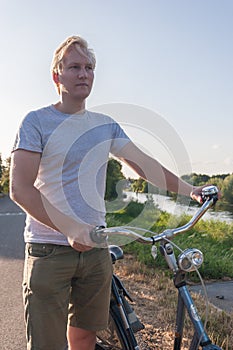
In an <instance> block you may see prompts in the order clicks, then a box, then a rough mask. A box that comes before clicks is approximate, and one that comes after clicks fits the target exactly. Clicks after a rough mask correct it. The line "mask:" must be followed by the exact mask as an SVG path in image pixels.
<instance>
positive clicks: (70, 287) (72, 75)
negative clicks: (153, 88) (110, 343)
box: [10, 36, 200, 350]
mask: <svg viewBox="0 0 233 350" xmlns="http://www.w3.org/2000/svg"><path fill="white" fill-rule="evenodd" d="M94 68H95V56H94V54H93V52H92V51H91V50H90V49H89V48H88V45H87V43H86V41H85V40H83V39H82V38H80V37H77V36H73V37H70V38H68V39H67V40H65V42H64V43H62V44H61V45H60V46H59V48H58V49H57V50H56V52H55V54H54V58H53V63H52V75H53V81H54V83H55V84H56V87H57V90H58V93H59V96H60V99H59V101H58V102H57V103H56V104H54V105H51V106H48V107H45V108H41V109H39V110H37V111H33V112H30V113H29V114H28V115H27V116H26V117H25V119H24V120H23V122H22V124H21V126H20V128H19V132H18V134H17V138H16V142H15V145H14V149H13V153H12V162H11V185H10V195H11V198H12V199H13V200H14V201H15V202H16V203H18V204H19V205H20V206H21V207H22V208H23V209H24V211H25V212H26V213H27V220H26V226H25V232H24V236H25V243H26V257H25V269H24V282H23V292H24V304H25V319H26V329H27V349H28V350H29V349H30V350H32V349H40V350H64V348H65V345H66V339H68V344H69V349H70V350H77V349H80V350H93V349H94V348H95V337H96V331H98V330H100V329H103V328H105V327H106V325H107V321H108V305H109V296H110V285H111V276H112V267H111V262H110V258H109V254H108V251H107V249H104V248H97V247H94V246H93V244H92V242H91V241H90V238H89V232H90V231H91V229H92V228H93V227H95V226H99V225H105V206H104V191H105V178H106V165H107V161H108V156H109V153H112V154H114V155H115V156H117V157H118V158H119V159H120V160H122V161H124V162H126V163H127V164H129V165H130V166H131V167H132V168H133V169H134V170H135V171H136V172H137V173H138V175H139V176H141V177H143V178H145V179H146V180H147V181H149V182H151V183H152V184H154V185H156V186H157V187H160V188H165V189H167V190H169V191H174V192H179V193H180V194H183V195H186V196H189V195H190V194H191V193H192V195H191V196H192V198H193V199H196V200H200V188H193V187H192V186H191V185H189V184H188V183H186V182H184V181H182V180H181V179H179V178H178V177H177V176H176V175H174V174H172V173H171V172H170V171H168V170H167V169H165V168H164V167H163V166H162V165H161V164H160V163H159V162H157V161H156V160H155V159H152V158H151V157H149V156H147V155H146V154H144V153H143V152H142V151H140V150H139V149H138V148H137V147H136V146H135V145H134V144H133V143H132V142H131V141H130V139H129V138H128V137H127V135H126V134H125V133H124V131H123V130H122V129H121V127H120V126H119V125H118V124H117V123H116V122H115V121H114V120H113V119H111V118H110V117H108V116H106V115H102V114H98V113H93V112H89V111H87V110H86V109H85V101H86V98H87V97H88V96H89V94H90V92H91V89H92V85H93V80H94ZM67 319H68V323H67Z"/></svg>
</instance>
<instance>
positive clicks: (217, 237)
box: [107, 202, 233, 280]
mask: <svg viewBox="0 0 233 350" xmlns="http://www.w3.org/2000/svg"><path fill="white" fill-rule="evenodd" d="M189 219H190V216H188V215H183V216H180V217H176V216H174V215H171V214H168V213H166V212H161V211H160V210H158V208H157V207H155V206H153V205H152V203H149V204H148V206H147V207H145V205H144V204H142V203H138V202H130V203H129V205H128V206H127V207H125V208H124V209H122V210H120V211H116V212H113V213H111V214H107V224H108V226H118V225H126V224H130V225H132V226H139V227H146V228H150V229H151V230H152V231H153V232H158V233H160V232H162V231H163V230H164V229H166V228H169V227H170V228H172V227H177V226H181V225H183V224H185V223H187V222H188V220H189ZM173 241H174V243H175V244H176V245H178V246H179V247H180V248H181V249H186V248H193V247H195V248H198V249H200V250H201V251H202V252H203V254H204V263H203V265H202V266H201V268H200V273H201V275H202V276H203V278H204V279H206V280H207V279H216V280H218V279H227V278H229V279H232V278H233V224H227V223H225V222H220V221H213V220H211V221H205V220H200V221H199V222H198V223H197V224H196V226H195V227H194V228H193V229H191V230H190V231H188V232H186V233H184V234H182V235H178V236H176V237H175V238H174V239H173ZM116 242H117V243H119V237H118V238H117V241H116ZM128 242H129V241H127V240H126V241H125V240H124V239H123V240H122V241H120V243H121V244H122V245H123V244H124V243H128ZM113 243H114V242H113ZM150 249H151V248H150V246H145V245H141V244H138V243H137V242H132V243H130V244H127V245H125V247H124V251H125V252H128V253H131V254H135V255H136V256H137V259H138V260H139V261H141V262H143V263H144V264H145V265H147V266H148V267H150V266H154V260H153V258H152V256H151V250H150ZM156 266H158V267H160V268H161V269H166V270H167V267H166V263H165V262H164V259H163V257H162V256H161V255H160V254H158V257H157V259H156ZM190 278H191V279H192V278H194V279H195V274H193V275H192V274H190Z"/></svg>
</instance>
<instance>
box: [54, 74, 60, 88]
mask: <svg viewBox="0 0 233 350" xmlns="http://www.w3.org/2000/svg"><path fill="white" fill-rule="evenodd" d="M53 81H54V83H55V84H56V85H58V84H59V83H60V82H59V74H58V73H55V72H53Z"/></svg>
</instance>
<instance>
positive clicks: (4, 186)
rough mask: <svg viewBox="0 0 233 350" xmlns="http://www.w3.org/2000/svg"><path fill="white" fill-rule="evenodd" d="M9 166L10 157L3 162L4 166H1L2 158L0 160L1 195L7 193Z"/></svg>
mask: <svg viewBox="0 0 233 350" xmlns="http://www.w3.org/2000/svg"><path fill="white" fill-rule="evenodd" d="M10 164H11V158H10V157H9V158H7V159H6V160H5V165H3V164H2V158H0V169H1V170H0V175H1V176H0V192H3V193H8V192H9V177H10Z"/></svg>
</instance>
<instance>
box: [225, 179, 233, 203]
mask: <svg viewBox="0 0 233 350" xmlns="http://www.w3.org/2000/svg"><path fill="white" fill-rule="evenodd" d="M222 195H223V198H224V199H225V201H226V202H228V203H230V204H233V174H232V175H229V176H227V177H226V178H225V179H224V180H223V185H222Z"/></svg>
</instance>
